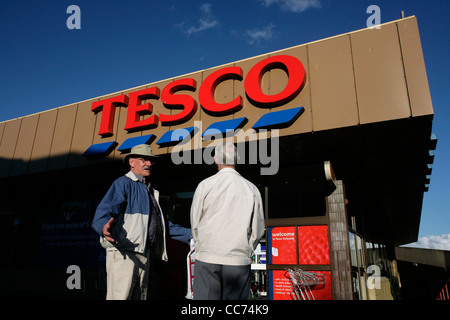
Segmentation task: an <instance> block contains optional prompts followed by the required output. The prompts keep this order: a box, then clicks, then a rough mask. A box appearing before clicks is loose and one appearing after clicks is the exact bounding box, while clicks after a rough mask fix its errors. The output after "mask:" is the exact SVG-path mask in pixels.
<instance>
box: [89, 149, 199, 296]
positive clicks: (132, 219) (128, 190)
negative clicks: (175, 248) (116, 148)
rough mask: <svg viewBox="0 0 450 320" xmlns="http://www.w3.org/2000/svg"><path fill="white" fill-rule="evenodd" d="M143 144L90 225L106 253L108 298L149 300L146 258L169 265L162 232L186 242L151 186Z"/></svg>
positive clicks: (186, 234)
mask: <svg viewBox="0 0 450 320" xmlns="http://www.w3.org/2000/svg"><path fill="white" fill-rule="evenodd" d="M156 158H157V157H156V156H154V155H153V153H152V149H151V147H150V146H149V145H147V144H142V145H138V146H135V147H133V148H132V149H131V153H130V154H128V155H127V156H126V157H125V159H124V162H125V163H128V164H129V165H130V171H129V172H128V173H127V174H125V175H124V176H121V177H119V178H118V179H116V180H115V181H114V182H113V184H112V185H111V187H110V188H109V190H108V192H107V193H106V195H105V196H104V198H103V200H102V201H101V202H100V204H99V205H98V207H97V210H96V212H95V216H94V220H93V222H92V227H93V228H94V230H95V231H97V233H98V234H99V235H100V242H101V243H102V246H103V247H104V248H105V249H106V281H107V295H106V299H108V300H126V299H139V300H145V299H146V298H147V284H148V274H149V268H150V258H152V259H159V260H164V261H167V259H168V257H167V251H166V233H168V234H169V235H170V237H171V238H172V239H176V240H179V241H182V242H186V243H189V241H190V239H191V238H192V233H191V230H190V229H186V228H183V227H181V226H179V225H176V224H173V223H171V222H170V221H169V220H168V218H167V216H166V215H165V214H164V213H163V212H162V210H161V207H160V205H159V193H158V191H157V190H154V189H153V187H152V185H151V184H150V175H151V172H152V169H153V165H154V163H155V160H156Z"/></svg>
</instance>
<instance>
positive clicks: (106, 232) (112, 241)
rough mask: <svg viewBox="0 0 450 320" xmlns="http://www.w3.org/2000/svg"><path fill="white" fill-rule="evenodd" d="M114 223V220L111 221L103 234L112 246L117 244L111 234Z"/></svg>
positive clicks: (105, 226) (104, 228)
mask: <svg viewBox="0 0 450 320" xmlns="http://www.w3.org/2000/svg"><path fill="white" fill-rule="evenodd" d="M113 223H114V218H111V219H109V221H108V222H107V223H106V224H105V225H104V226H103V229H102V233H103V237H105V239H106V240H108V241H109V242H111V243H112V244H117V241H116V240H115V239H114V238H113V237H112V235H111V232H110V230H111V228H112V224H113Z"/></svg>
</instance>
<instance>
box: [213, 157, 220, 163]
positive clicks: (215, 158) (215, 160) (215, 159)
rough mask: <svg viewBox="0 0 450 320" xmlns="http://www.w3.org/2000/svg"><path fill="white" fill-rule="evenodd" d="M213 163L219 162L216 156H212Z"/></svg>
mask: <svg viewBox="0 0 450 320" xmlns="http://www.w3.org/2000/svg"><path fill="white" fill-rule="evenodd" d="M214 163H215V164H219V160H217V156H214Z"/></svg>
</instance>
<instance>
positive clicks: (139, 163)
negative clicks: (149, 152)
mask: <svg viewBox="0 0 450 320" xmlns="http://www.w3.org/2000/svg"><path fill="white" fill-rule="evenodd" d="M152 161H153V160H152V158H150V157H136V158H132V157H130V159H129V163H130V168H131V171H132V172H134V173H136V174H139V175H141V176H143V177H149V176H150V174H151V173H152V169H153V168H152V167H153V165H154V163H152Z"/></svg>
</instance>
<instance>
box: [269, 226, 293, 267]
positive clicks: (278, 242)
mask: <svg viewBox="0 0 450 320" xmlns="http://www.w3.org/2000/svg"><path fill="white" fill-rule="evenodd" d="M295 231H296V227H276V228H273V229H272V234H271V240H272V248H271V250H272V262H271V263H272V264H297V252H296V249H297V248H296V247H297V245H296V241H295Z"/></svg>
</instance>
